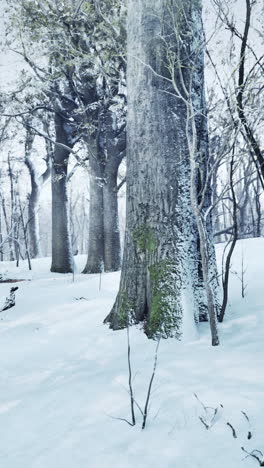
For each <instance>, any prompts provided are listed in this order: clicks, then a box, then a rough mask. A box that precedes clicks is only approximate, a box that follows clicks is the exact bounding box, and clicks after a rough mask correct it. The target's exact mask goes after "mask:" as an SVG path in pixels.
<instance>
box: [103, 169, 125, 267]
mask: <svg viewBox="0 0 264 468" xmlns="http://www.w3.org/2000/svg"><path fill="white" fill-rule="evenodd" d="M113 166H114V167H113ZM115 166H116V165H113V164H111V163H110V161H109V163H108V165H107V167H106V168H105V183H104V186H103V199H104V269H105V271H118V270H119V269H120V266H121V252H120V250H121V247H120V232H119V222H118V200H117V170H118V167H117V168H116V167H115Z"/></svg>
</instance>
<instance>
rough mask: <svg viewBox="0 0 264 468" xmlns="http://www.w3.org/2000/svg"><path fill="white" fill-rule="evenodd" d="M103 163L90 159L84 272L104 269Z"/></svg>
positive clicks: (97, 271)
mask: <svg viewBox="0 0 264 468" xmlns="http://www.w3.org/2000/svg"><path fill="white" fill-rule="evenodd" d="M103 185H104V179H103V164H102V163H101V162H100V160H99V158H98V159H97V158H96V157H92V158H91V159H90V206H89V242H88V258H87V263H86V266H85V268H84V271H83V273H100V272H102V271H103V270H104V199H103Z"/></svg>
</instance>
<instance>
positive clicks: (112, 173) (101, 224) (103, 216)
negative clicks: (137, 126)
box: [84, 110, 126, 273]
mask: <svg viewBox="0 0 264 468" xmlns="http://www.w3.org/2000/svg"><path fill="white" fill-rule="evenodd" d="M101 120H102V122H101V125H100V130H99V134H98V136H97V139H96V140H97V141H96V144H95V143H94V144H93V145H92V143H91V141H88V145H90V146H91V145H92V146H93V150H92V153H93V155H94V156H93V157H91V158H90V207H89V208H90V209H89V245H88V259H87V263H86V266H85V269H84V273H99V272H101V271H106V272H110V271H117V270H119V269H120V263H121V247H120V232H119V223H118V192H117V174H118V168H119V165H120V163H121V161H122V159H123V157H124V153H125V147H126V132H125V127H123V126H121V128H118V126H117V124H116V120H117V117H116V115H115V114H114V113H113V112H111V111H109V110H108V111H107V112H106V113H105V114H104V113H102V116H101Z"/></svg>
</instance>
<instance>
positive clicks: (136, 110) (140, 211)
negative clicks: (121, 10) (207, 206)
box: [105, 0, 205, 337]
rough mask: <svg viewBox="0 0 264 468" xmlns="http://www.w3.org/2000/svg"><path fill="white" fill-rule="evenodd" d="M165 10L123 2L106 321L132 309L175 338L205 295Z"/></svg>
mask: <svg viewBox="0 0 264 468" xmlns="http://www.w3.org/2000/svg"><path fill="white" fill-rule="evenodd" d="M188 5H191V4H188ZM190 8H191V6H190ZM166 9H167V2H166V1H165V0H158V1H155V3H154V4H153V1H152V0H133V1H132V0H130V2H129V11H128V18H129V21H128V72H127V73H128V96H129V101H128V122H127V133H128V144H127V224H126V237H125V249H124V259H123V265H122V274H121V283H120V290H119V294H118V296H117V299H116V302H115V304H114V307H113V309H112V311H111V313H110V314H109V315H108V317H107V318H106V320H105V321H107V322H110V326H111V327H112V328H113V329H118V328H120V327H122V326H125V325H126V324H127V322H128V316H130V319H132V320H133V321H134V322H143V323H144V328H145V331H146V333H147V334H148V336H151V337H155V336H163V337H168V336H176V337H179V336H180V335H181V332H182V321H184V322H187V321H190V320H191V321H194V320H198V319H199V314H200V312H201V311H200V305H201V304H202V303H203V302H204V295H205V291H204V289H205V288H204V284H202V285H201V287H200V288H198V289H197V283H199V277H198V267H197V265H198V262H199V258H198V249H197V227H196V224H195V222H194V215H193V213H192V211H191V208H190V207H191V201H190V160H189V153H188V147H187V141H186V119H187V116H186V105H185V104H184V102H182V100H180V99H177V98H176V97H175V95H174V94H175V93H174V88H173V87H172V85H171V84H170V83H169V81H168V80H166V77H167V69H166V51H164V49H163V48H162V46H159V41H158V37H160V35H162V34H164V28H165V29H166V27H167V26H166V25H167V21H166V18H165V19H164V12H165V10H166ZM163 19H164V21H163ZM187 40H189V38H188V39H187ZM150 67H151V68H152V69H153V68H154V72H153V71H152V69H150ZM186 73H188V70H187V69H186ZM160 75H162V76H164V77H165V78H160ZM197 94H198V93H197ZM198 96H199V95H198ZM200 111H201V112H202V111H203V109H200ZM197 295H198V296H199V298H198V297H197ZM202 296H203V297H202ZM188 314H189V318H188V317H187V316H188Z"/></svg>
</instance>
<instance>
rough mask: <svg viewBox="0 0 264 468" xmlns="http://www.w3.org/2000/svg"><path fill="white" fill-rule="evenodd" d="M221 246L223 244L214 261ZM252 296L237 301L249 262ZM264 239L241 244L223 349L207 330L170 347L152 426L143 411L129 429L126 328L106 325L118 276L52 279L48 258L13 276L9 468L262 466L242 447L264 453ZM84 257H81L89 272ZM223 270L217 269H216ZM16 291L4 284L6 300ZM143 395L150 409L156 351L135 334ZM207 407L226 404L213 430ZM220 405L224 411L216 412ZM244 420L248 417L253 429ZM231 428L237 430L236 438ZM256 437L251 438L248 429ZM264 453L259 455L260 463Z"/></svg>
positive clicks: (6, 416)
mask: <svg viewBox="0 0 264 468" xmlns="http://www.w3.org/2000/svg"><path fill="white" fill-rule="evenodd" d="M222 250H223V245H219V246H217V255H218V259H220V258H221V252H222ZM242 251H243V254H244V264H245V266H246V268H247V269H246V273H245V282H246V283H247V290H246V297H245V299H243V298H242V297H241V282H240V280H239V278H238V276H240V275H241V257H242ZM263 254H264V239H250V240H246V241H245V240H244V241H240V242H239V243H238V246H237V248H236V251H235V257H234V260H233V265H232V273H231V294H230V304H229V307H228V312H227V317H226V319H225V322H224V323H223V324H222V325H220V327H219V328H220V337H221V346H219V347H217V348H212V347H211V346H210V334H209V326H208V324H200V325H199V327H198V333H197V337H196V336H195V337H194V336H193V334H192V336H190V337H189V339H188V336H186V337H185V339H184V340H182V341H181V342H178V341H176V340H172V339H170V340H163V341H162V342H161V344H160V349H159V354H158V367H157V372H156V376H155V380H154V384H153V392H152V396H151V405H150V410H149V416H148V420H147V427H146V429H145V430H144V431H142V430H141V421H142V417H141V414H140V412H139V411H138V410H137V409H136V417H137V425H136V426H135V427H131V426H129V425H128V424H127V423H126V422H123V421H120V420H118V419H115V418H127V419H128V420H130V406H129V395H128V393H127V381H128V370H127V337H126V331H125V330H123V331H118V332H113V331H111V330H109V328H108V327H107V326H106V325H103V323H102V322H103V319H104V317H105V316H106V315H107V313H108V312H109V310H110V309H111V306H112V304H113V301H114V299H115V296H116V292H117V289H118V285H119V273H114V274H103V275H102V278H101V288H100V290H99V285H100V278H99V275H90V276H87V275H82V274H81V273H79V274H76V276H75V282H74V283H73V282H72V276H71V275H60V274H54V273H50V272H49V266H50V259H47V258H45V259H38V260H33V273H29V272H27V270H26V268H27V265H26V263H23V264H21V267H19V269H16V268H15V266H14V265H12V264H11V263H8V262H5V263H4V264H3V263H2V264H1V268H2V271H8V276H9V277H12V278H14V277H16V278H19V279H22V278H23V279H31V280H30V281H25V282H21V283H17V285H18V286H19V290H18V291H17V294H16V298H17V301H16V306H15V307H14V308H12V309H9V310H7V311H6V312H2V313H1V314H0V349H1V352H0V360H1V373H0V379H1V385H0V467H1V468H132V467H133V468H148V467H151V468H223V467H224V468H243V467H254V466H258V462H257V461H256V460H255V459H254V458H250V457H248V458H245V456H246V454H245V453H243V452H242V450H241V447H242V446H243V447H245V449H246V450H248V451H252V450H254V449H258V450H262V451H264V439H263V419H264V398H263V390H264V372H263V364H264V359H263V336H264V262H263V258H264V256H263ZM84 263H85V258H84V257H78V258H77V267H78V268H79V271H81V267H82V266H84ZM219 264H221V262H219ZM9 289H10V284H1V285H0V297H2V298H5V296H6V295H9ZM130 340H131V361H132V371H133V377H134V378H133V385H134V390H135V398H136V400H137V402H138V404H139V405H141V406H144V403H145V399H146V393H147V388H148V384H149V379H150V376H151V372H152V368H153V360H154V350H155V346H156V343H155V342H153V341H151V340H148V339H147V338H146V336H145V335H144V334H143V333H142V331H141V330H140V329H139V328H133V329H131V331H130ZM194 393H196V394H197V395H198V397H199V399H200V400H201V401H202V402H203V404H204V405H205V406H209V407H212V408H217V407H219V411H218V413H217V415H216V418H215V420H214V422H213V424H212V427H211V428H210V429H208V430H207V429H206V428H205V426H204V425H203V424H202V423H201V421H200V419H199V416H201V417H203V418H206V421H207V422H208V423H210V421H211V419H212V416H211V415H210V414H209V413H210V412H211V413H212V412H213V410H208V416H207V417H206V415H205V414H204V410H203V407H202V405H201V404H200V403H199V401H198V400H197V399H196V398H195V396H194ZM220 405H223V408H220ZM241 411H244V412H245V413H246V414H247V415H248V417H249V420H250V427H249V424H248V422H247V420H246V418H245V416H244V415H243V414H242V412H241ZM227 422H229V423H230V424H232V426H233V427H234V428H235V430H236V434H237V438H236V439H235V438H233V436H232V431H231V428H230V427H229V426H227ZM249 430H250V431H251V432H252V438H251V439H250V440H248V439H247V435H248V431H249ZM259 456H260V454H259Z"/></svg>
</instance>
